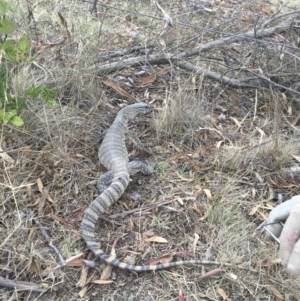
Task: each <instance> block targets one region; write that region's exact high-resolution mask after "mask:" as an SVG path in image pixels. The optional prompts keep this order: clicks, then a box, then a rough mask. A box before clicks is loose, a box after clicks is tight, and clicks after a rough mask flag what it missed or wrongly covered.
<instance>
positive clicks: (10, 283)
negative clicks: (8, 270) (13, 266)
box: [0, 276, 45, 293]
mask: <svg viewBox="0 0 300 301" xmlns="http://www.w3.org/2000/svg"><path fill="white" fill-rule="evenodd" d="M0 286H2V287H7V288H14V289H18V290H24V291H32V292H35V293H44V292H45V290H44V289H42V288H40V287H39V286H38V285H37V284H35V283H31V282H26V281H15V280H9V279H5V278H3V277H1V276H0Z"/></svg>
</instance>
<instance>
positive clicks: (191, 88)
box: [0, 0, 300, 301]
mask: <svg viewBox="0 0 300 301" xmlns="http://www.w3.org/2000/svg"><path fill="white" fill-rule="evenodd" d="M192 2H193V3H192ZM4 3H5V5H4V6H3V5H2V6H1V4H4ZM7 3H8V2H6V1H4V0H0V18H1V20H2V21H1V22H2V23H0V25H1V24H3V22H10V23H9V24H10V26H12V28H13V29H14V30H13V31H12V30H10V32H7V31H6V32H4V31H3V30H4V29H3V28H5V26H4V27H0V38H1V43H2V44H1V45H2V46H1V54H2V60H1V72H0V77H1V83H0V105H1V107H0V120H2V121H3V122H1V132H0V187H1V188H0V241H1V243H0V246H1V247H0V276H1V277H4V278H5V279H10V280H16V281H26V282H30V283H36V284H38V285H40V287H42V288H44V289H47V292H46V293H44V294H41V295H39V294H38V293H29V292H28V291H18V290H15V291H13V290H9V289H6V288H2V287H0V299H1V300H2V299H3V300H6V299H7V300H79V299H80V300H81V299H82V300H83V299H84V300H85V299H86V300H87V299H89V300H96V299H97V300H142V301H143V300H161V301H162V300H168V301H170V300H179V291H180V290H182V291H183V293H184V295H185V299H184V300H186V301H189V300H226V301H229V300H232V301H233V300H235V301H238V300H272V301H273V300H274V301H275V300H276V301H278V300H285V298H289V300H291V301H294V300H295V301H296V300H300V293H299V291H300V282H299V277H298V278H297V279H295V278H292V277H290V276H289V275H287V273H286V272H285V270H284V269H283V268H282V267H281V265H280V264H279V263H278V260H277V259H278V254H277V245H276V244H275V243H274V242H272V241H270V240H268V239H266V238H265V237H264V236H262V235H259V234H257V233H255V231H254V230H255V228H256V227H257V225H258V224H259V223H260V222H261V221H262V220H263V219H264V217H265V216H266V214H267V213H268V212H269V210H271V209H272V208H273V207H274V206H276V203H275V202H274V201H273V200H272V199H273V196H274V195H275V194H277V193H280V194H282V195H283V197H284V199H288V198H289V197H291V196H293V195H296V194H300V188H299V180H300V173H294V174H292V173H291V172H290V169H291V167H298V166H299V164H300V163H299V161H300V159H299V158H300V148H299V139H300V134H299V133H300V127H299V125H300V123H299V93H300V90H299V83H300V77H299V61H300V55H299V48H297V47H298V46H297V45H298V44H297V43H298V42H297V41H298V39H299V29H297V28H292V27H289V29H288V30H285V31H282V32H280V33H278V32H276V34H275V35H269V36H265V37H261V38H249V39H244V40H243V39H239V40H235V41H228V42H226V43H222V44H220V45H219V46H215V47H213V48H211V49H210V50H208V51H206V50H203V51H200V53H198V54H197V55H194V56H189V57H180V58H179V59H178V60H177V59H174V60H173V57H172V56H170V57H169V59H164V60H163V59H161V60H158V61H156V62H154V59H153V56H154V55H156V54H159V55H161V56H163V55H165V54H173V55H174V56H176V55H178V54H182V53H183V52H188V51H189V50H191V49H195V48H196V47H198V46H199V45H203V44H208V43H211V42H213V41H216V40H219V39H222V38H226V37H228V36H227V34H230V35H231V36H233V37H234V36H236V35H239V34H243V35H245V33H246V32H249V31H251V30H253V28H254V27H255V28H256V32H257V33H259V32H260V31H261V30H262V29H263V28H265V30H266V31H267V30H268V29H270V28H273V27H276V26H278V27H280V26H279V25H280V24H281V22H282V21H283V19H288V18H289V17H291V18H294V20H295V22H296V21H297V22H299V18H300V16H299V12H298V11H297V10H295V9H294V8H295V7H294V8H293V7H289V6H286V5H283V4H273V5H269V4H267V3H263V2H262V1H260V0H251V1H249V2H245V1H244V2H243V3H241V4H237V3H233V2H231V1H216V2H214V4H211V3H210V2H209V1H208V2H203V1H202V2H200V1H199V3H198V2H197V1H160V5H161V6H162V7H163V9H165V10H166V12H167V13H168V14H170V16H171V17H172V19H173V21H174V26H173V27H170V26H168V27H166V28H163V27H164V24H165V23H164V21H163V20H161V19H159V18H160V17H161V16H162V15H161V11H160V10H158V9H157V7H156V6H155V5H154V4H153V2H152V1H101V3H100V2H99V3H98V5H97V10H96V11H95V10H93V12H92V13H91V11H90V10H91V8H92V4H93V1H91V2H85V1H78V0H70V1H63V2H61V1H35V0H31V1H22V0H12V1H10V2H9V4H7ZM297 9H299V8H297ZM58 12H59V14H58ZM280 14H287V15H286V16H285V17H283V18H281V17H280V16H279V15H280ZM3 16H5V18H4V17H3ZM157 17H158V19H157ZM3 20H7V21H3ZM7 24H8V23H7ZM12 24H13V25H12ZM25 37H26V38H25ZM23 40H24V42H22V41H23ZM7 41H12V42H9V43H11V44H9V45H13V46H11V48H9V47H7V46H5V47H4V46H3V45H4V44H5V43H7ZM29 41H30V47H29ZM23 43H24V44H23ZM145 45H146V46H145ZM30 48H31V49H30ZM120 52H122V55H120ZM33 57H34V58H33ZM135 57H139V58H140V59H141V58H144V60H143V61H142V63H139V64H135V65H134V64H133V65H130V64H129V65H127V66H125V67H124V68H122V69H120V70H116V71H114V73H109V72H111V71H109V66H113V64H115V63H116V62H118V63H120V64H122V63H124V61H126V60H130V59H134V58H135ZM185 62H188V63H190V64H192V65H194V66H197V67H198V68H202V69H203V72H202V73H199V72H198V71H199V69H197V70H198V71H197V70H196V69H195V70H192V71H191V70H189V69H188V67H189V66H188V65H187V66H183V64H184V63H185ZM103 66H105V67H107V69H105V70H106V72H107V73H106V74H105V76H104V75H102V77H100V76H98V70H99V69H100V68H102V67H103ZM101 70H102V69H101ZM107 70H108V71H107ZM205 70H206V71H207V70H209V71H214V72H216V73H219V74H220V75H221V76H222V78H225V77H229V78H231V79H234V80H240V81H241V82H242V83H244V84H245V83H247V79H249V78H252V79H251V84H253V85H254V83H257V82H255V81H254V80H253V79H255V80H257V81H259V82H258V83H259V84H258V85H256V86H255V88H249V87H247V88H245V87H244V86H242V87H239V88H238V87H235V88H232V86H231V85H230V84H227V83H224V82H223V83H222V84H221V83H220V82H219V81H216V80H213V79H212V78H211V77H209V76H208V75H207V73H205V72H204V71H205ZM138 72H145V73H144V74H143V76H139V75H138ZM104 77H105V78H107V77H108V78H109V79H110V80H111V82H113V83H114V86H113V85H110V86H109V87H108V85H107V84H104V83H103V79H104ZM262 77H263V78H267V79H270V81H271V82H266V81H260V80H262V79H261V78H262ZM249 82H250V80H249ZM106 83H107V82H106ZM279 85H280V86H279ZM120 87H121V88H123V89H124V90H121V89H120ZM124 91H125V92H124ZM126 92H127V93H129V94H130V95H131V97H134V98H136V99H139V100H142V101H145V102H149V103H152V104H153V105H154V107H155V113H154V115H153V118H152V120H151V121H150V120H148V119H147V120H145V122H139V123H137V124H134V123H133V126H132V127H133V129H134V130H136V132H137V134H138V135H139V136H140V138H141V140H142V141H143V142H144V143H145V146H146V147H147V148H150V149H151V150H152V151H153V152H154V153H155V154H156V155H155V156H153V155H152V156H150V155H149V154H147V153H146V152H142V151H139V150H136V148H134V147H132V146H131V145H130V147H129V151H130V156H133V157H139V158H140V157H141V156H142V157H143V159H146V160H148V161H150V162H155V163H157V165H156V173H155V174H154V175H153V176H151V177H147V176H141V175H137V176H134V177H133V179H132V182H131V184H130V185H129V187H128V190H127V191H126V193H125V194H124V195H123V197H122V198H121V199H120V200H119V201H118V202H117V203H116V204H115V205H114V206H113V207H112V208H111V209H110V211H109V212H108V213H107V215H106V216H104V217H103V219H101V220H100V222H99V227H98V229H97V230H98V231H99V241H100V242H101V248H102V249H103V250H105V251H106V252H107V253H110V252H111V250H112V248H114V250H115V251H116V254H117V258H119V259H123V260H127V261H128V262H133V263H134V264H148V263H149V262H150V261H151V260H153V259H157V258H158V259H159V258H161V257H162V256H163V255H166V257H164V258H163V259H164V260H169V259H170V260H172V259H173V260H176V259H177V260H180V259H183V258H184V259H189V258H190V256H195V258H198V259H203V260H217V261H223V262H231V263H234V264H235V263H237V264H241V263H243V264H244V266H248V267H252V268H255V269H257V270H259V271H261V274H260V275H256V274H253V273H249V272H246V271H239V270H234V269H227V268H226V269H224V271H225V272H223V273H220V274H218V275H216V276H215V277H210V278H208V279H206V280H200V279H199V278H200V276H201V275H202V274H204V273H205V272H206V271H210V270H213V269H215V267H210V266H208V267H198V266H192V267H182V268H178V269H176V270H175V269H172V270H170V271H161V272H157V273H147V274H141V275H136V274H134V273H127V272H124V271H121V270H115V271H114V274H113V276H112V277H109V279H108V280H110V281H111V283H110V284H103V283H104V282H101V281H103V279H100V278H101V275H102V273H103V270H104V268H105V265H104V264H103V263H101V262H98V261H97V262H96V266H97V268H96V269H92V268H88V267H87V266H86V264H85V263H84V262H83V259H88V260H93V259H94V257H93V256H90V255H89V252H88V251H87V250H86V246H85V244H84V242H83V239H82V237H81V231H80V222H81V219H82V215H83V212H84V210H85V209H86V208H87V206H88V205H89V204H90V203H91V201H92V200H93V199H94V198H95V197H96V196H97V191H96V188H95V183H96V180H97V179H98V177H99V175H100V174H101V173H102V172H104V169H103V168H102V167H101V166H100V163H99V160H98V157H97V150H98V148H99V137H100V133H101V132H102V131H104V130H105V129H107V128H108V127H109V125H110V124H111V122H112V120H113V119H114V116H115V115H116V113H117V111H118V110H119V109H120V107H123V106H125V105H127V103H131V102H133V99H130V98H129V97H128V95H127V94H126ZM54 99H55V102H54ZM36 100H39V101H36ZM54 103H55V104H56V105H55V106H53V104H54ZM22 121H24V125H23V126H22V127H16V125H21V123H22ZM146 206H149V207H147V208H148V209H147V210H144V209H145V208H146ZM124 212H125V213H126V214H124ZM129 212H130V213H129ZM32 218H34V219H36V220H38V221H39V222H40V223H41V224H42V225H43V227H44V228H45V230H46V231H47V232H48V234H49V235H50V236H51V241H52V242H53V244H54V245H55V246H56V247H57V249H58V250H59V251H60V253H61V254H62V255H63V257H64V259H68V258H70V257H71V256H75V255H78V254H80V253H81V252H82V253H83V255H82V256H81V257H80V258H77V259H76V260H75V261H71V263H69V266H65V267H61V268H58V269H55V270H52V269H53V267H55V266H56V265H58V264H59V259H58V258H57V254H55V252H54V251H53V250H52V249H51V248H50V247H49V246H48V243H47V241H46V240H45V237H44V236H43V235H42V233H41V231H40V228H39V227H38V226H37V225H36V224H34V223H33V222H32ZM150 233H151V234H154V235H157V237H159V238H160V239H161V238H164V239H165V240H167V242H162V241H160V240H159V239H158V240H157V241H154V242H149V241H148V242H147V241H144V239H145V237H146V236H147V235H149V236H151V235H150ZM115 238H118V239H119V240H118V242H117V243H116V244H114V243H115ZM166 258H167V259H166ZM264 274H267V275H268V276H269V277H271V278H268V277H266V276H264ZM274 278H275V279H277V280H279V281H275V280H274ZM93 281H94V283H92V282H93ZM105 281H107V280H105ZM78 294H80V297H79V295H78ZM224 294H225V295H224ZM287 296H288V297H287ZM151 298H152V299H151Z"/></svg>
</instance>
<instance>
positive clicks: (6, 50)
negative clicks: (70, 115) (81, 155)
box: [0, 0, 56, 126]
mask: <svg viewBox="0 0 300 301" xmlns="http://www.w3.org/2000/svg"><path fill="white" fill-rule="evenodd" d="M7 12H14V10H13V8H12V7H11V6H10V4H9V3H8V2H7V1H6V0H0V60H1V64H0V121H2V122H3V123H4V124H8V123H12V124H14V125H15V126H22V125H23V124H24V122H23V120H22V118H21V117H20V116H19V115H20V114H21V112H22V111H23V110H26V109H27V105H26V100H27V99H28V98H32V99H36V98H39V99H40V100H41V101H43V102H44V103H46V104H47V105H52V106H53V105H55V104H56V103H55V101H54V96H55V94H56V91H55V90H54V89H49V88H47V87H45V86H43V85H40V86H32V87H31V88H30V89H28V90H27V91H26V93H25V95H21V96H20V95H18V96H16V95H13V93H12V92H11V90H12V89H11V81H10V78H9V69H13V67H14V66H16V65H17V64H18V63H20V62H21V61H24V60H26V59H27V58H28V57H29V54H30V50H31V45H30V39H29V37H28V35H27V34H23V35H22V37H21V38H20V39H18V40H17V39H15V38H10V35H11V34H12V33H14V32H15V30H16V29H17V28H18V24H17V23H15V22H13V21H10V20H8V19H6V17H5V14H6V13H7ZM30 60H31V61H32V60H33V59H32V58H30ZM3 62H6V67H3Z"/></svg>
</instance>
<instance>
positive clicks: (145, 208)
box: [109, 200, 174, 218]
mask: <svg viewBox="0 0 300 301" xmlns="http://www.w3.org/2000/svg"><path fill="white" fill-rule="evenodd" d="M172 202H174V200H168V201H164V202H155V203H153V204H149V205H146V206H144V207H142V208H135V209H132V210H129V211H124V212H122V213H117V214H113V215H110V216H109V217H110V218H116V217H125V216H126V215H128V214H131V213H136V212H138V213H140V214H143V213H144V212H147V211H150V210H151V209H152V207H153V205H155V206H157V207H161V206H163V205H166V204H170V203H172Z"/></svg>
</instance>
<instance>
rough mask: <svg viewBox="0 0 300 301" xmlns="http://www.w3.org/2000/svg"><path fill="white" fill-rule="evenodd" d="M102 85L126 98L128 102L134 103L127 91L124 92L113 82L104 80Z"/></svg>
mask: <svg viewBox="0 0 300 301" xmlns="http://www.w3.org/2000/svg"><path fill="white" fill-rule="evenodd" d="M103 83H104V84H105V85H107V86H109V87H111V88H113V89H114V90H115V91H116V92H117V93H118V94H120V95H122V96H124V97H126V98H128V99H129V100H132V101H136V99H135V98H134V97H133V96H131V95H130V94H129V93H128V92H127V91H125V90H124V89H123V88H121V87H120V86H119V85H117V84H116V83H115V82H113V81H112V80H110V79H107V80H104V81H103Z"/></svg>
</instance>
